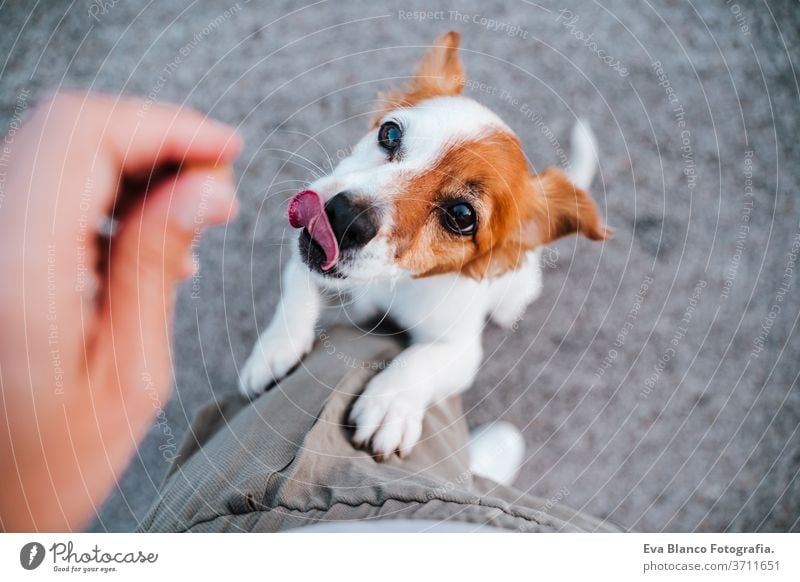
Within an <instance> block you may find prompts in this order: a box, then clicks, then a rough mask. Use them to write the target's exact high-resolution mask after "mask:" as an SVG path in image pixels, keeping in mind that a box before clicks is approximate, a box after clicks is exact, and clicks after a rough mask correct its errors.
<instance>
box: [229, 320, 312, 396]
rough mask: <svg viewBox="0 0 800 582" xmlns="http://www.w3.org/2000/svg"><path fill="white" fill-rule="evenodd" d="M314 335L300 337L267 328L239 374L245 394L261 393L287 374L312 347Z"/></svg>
mask: <svg viewBox="0 0 800 582" xmlns="http://www.w3.org/2000/svg"><path fill="white" fill-rule="evenodd" d="M313 343H314V336H313V334H311V335H310V336H309V337H307V338H303V339H302V340H298V339H297V338H293V339H290V338H287V337H285V336H282V335H277V334H271V333H270V332H265V333H264V334H263V335H262V336H261V337H260V338H258V341H257V342H256V345H255V346H253V351H252V353H251V354H250V357H249V358H247V362H245V364H244V366H243V367H242V369H241V372H240V374H239V391H240V392H241V393H242V394H244V395H245V396H252V395H254V394H260V393H261V392H263V391H264V390H265V389H266V388H267V386H269V385H270V384H271V383H272V382H277V381H278V380H280V379H282V378H283V377H285V376H286V374H287V373H288V372H289V370H291V369H292V368H294V366H295V365H296V364H297V363H298V362H299V361H300V360H301V359H302V357H303V356H304V355H305V354H307V353H308V352H309V351H311V346H312V345H313Z"/></svg>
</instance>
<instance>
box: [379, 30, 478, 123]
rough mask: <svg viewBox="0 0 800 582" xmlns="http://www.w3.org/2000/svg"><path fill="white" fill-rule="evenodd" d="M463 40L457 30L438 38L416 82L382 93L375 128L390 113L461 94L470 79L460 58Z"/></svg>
mask: <svg viewBox="0 0 800 582" xmlns="http://www.w3.org/2000/svg"><path fill="white" fill-rule="evenodd" d="M460 38H461V37H460V35H459V34H458V33H457V32H455V31H450V32H448V33H447V34H444V35H442V36H440V37H439V38H437V39H436V40H435V41H434V42H433V45H432V46H431V48H430V49H428V52H427V53H425V56H423V57H422V61H421V62H420V64H419V66H418V67H417V71H416V74H415V76H414V79H412V81H411V82H410V83H408V84H406V85H405V86H403V87H398V88H397V89H392V90H390V91H388V92H385V93H381V94H380V96H379V98H380V101H381V103H380V105H379V107H378V109H379V113H378V115H377V116H376V118H375V119H373V122H372V125H373V127H374V126H375V125H377V124H378V121H379V120H380V117H382V116H383V114H384V113H385V112H386V111H388V110H391V109H396V108H398V107H411V106H414V105H416V104H417V103H419V102H420V101H423V100H425V99H430V98H432V97H447V96H452V95H459V94H461V92H462V91H463V90H464V84H465V83H466V78H465V77H464V66H463V65H462V64H461V57H459V56H458V44H459V41H460Z"/></svg>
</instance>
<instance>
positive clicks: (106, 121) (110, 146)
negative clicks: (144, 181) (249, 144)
mask: <svg viewBox="0 0 800 582" xmlns="http://www.w3.org/2000/svg"><path fill="white" fill-rule="evenodd" d="M41 109H42V110H43V112H42V113H43V114H44V115H45V116H46V118H48V119H51V120H53V122H54V123H56V124H62V123H65V124H66V125H67V126H71V131H70V135H71V141H74V140H75V139H76V138H81V139H82V138H91V142H96V143H97V145H98V147H97V152H96V154H97V156H98V158H95V160H97V159H102V158H104V157H106V156H109V157H110V161H112V163H113V164H114V165H115V168H114V169H116V170H118V171H120V172H140V171H148V170H150V169H151V168H153V167H154V166H158V165H160V164H163V163H166V162H184V163H186V164H197V163H218V164H219V163H227V162H230V161H232V160H233V159H234V158H235V157H236V156H237V155H238V154H239V152H240V151H241V148H242V140H241V137H240V136H239V135H238V134H237V133H236V130H235V129H233V128H232V127H230V126H228V125H226V124H224V123H221V122H218V121H215V120H213V119H211V118H209V117H208V116H207V115H204V114H202V113H200V112H198V111H196V110H194V109H192V108H191V107H188V106H179V105H173V104H167V103H156V102H152V101H148V100H142V99H133V98H122V97H114V96H111V95H103V94H97V93H84V94H81V93H65V94H59V95H58V96H56V97H54V98H53V100H52V101H51V102H50V104H49V105H45V106H43V107H42V108H41ZM87 143H88V140H87ZM85 149H89V150H90V151H92V150H91V148H85Z"/></svg>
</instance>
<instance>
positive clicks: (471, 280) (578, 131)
mask: <svg viewBox="0 0 800 582" xmlns="http://www.w3.org/2000/svg"><path fill="white" fill-rule="evenodd" d="M458 46H459V35H458V33H456V32H449V33H447V34H445V35H444V36H442V37H441V38H439V39H437V40H436V41H435V43H434V45H433V46H432V47H431V48H430V49H429V50H428V51H427V52H426V54H425V55H424V57H423V59H422V61H421V63H420V64H419V66H418V69H417V71H416V75H415V76H414V77H413V78H412V80H411V81H410V82H409V83H408V84H406V85H405V86H403V87H400V88H397V89H394V90H392V91H389V92H388V93H385V94H382V95H380V102H379V107H378V111H377V115H376V116H375V117H374V119H373V122H372V126H371V128H370V130H369V132H368V133H367V134H366V136H365V137H364V138H363V139H361V141H359V142H358V144H357V145H356V146H355V148H354V149H353V151H352V154H351V155H350V156H348V157H347V158H345V159H343V160H342V161H341V162H340V163H339V164H338V165H337V166H336V168H335V169H334V170H333V171H332V173H331V174H330V175H328V176H325V177H322V178H319V179H318V180H316V181H314V182H313V183H311V184H310V185H309V187H308V188H307V189H306V190H304V191H302V192H300V193H299V194H297V195H296V196H294V198H292V200H291V201H290V203H289V208H288V217H289V223H290V224H291V226H292V227H294V228H297V229H299V230H300V232H299V236H298V243H297V246H296V249H295V252H294V253H293V255H292V257H291V258H290V260H289V261H288V263H287V265H286V267H285V270H284V276H283V280H282V285H283V292H282V297H281V299H280V302H279V305H278V307H277V310H276V312H275V315H274V317H273V319H272V322H271V323H270V324H269V326H268V327H267V329H266V330H265V331H264V332H263V333H262V334H261V336H260V337H259V338H258V341H257V343H256V345H255V347H254V348H253V351H252V354H251V355H250V357H249V358H248V360H247V361H246V363H245V365H244V367H243V368H242V371H241V374H240V390H241V391H242V392H243V393H244V394H245V395H248V396H252V395H254V394H257V393H259V392H262V391H263V390H264V389H265V388H266V387H267V386H268V385H269V384H270V383H272V382H273V381H277V380H279V379H281V378H282V377H284V376H285V375H286V374H287V373H288V372H289V371H290V370H291V369H292V368H293V367H294V366H296V365H297V364H298V362H300V360H301V358H302V357H303V356H304V355H305V354H306V353H307V352H308V351H310V350H311V347H312V345H313V344H314V341H315V338H316V326H317V323H318V319H319V317H320V314H321V310H322V308H323V303H324V301H323V297H324V296H325V295H326V294H327V295H329V294H330V291H334V292H336V293H342V292H348V293H350V294H351V297H350V299H349V305H348V309H349V310H350V313H349V314H348V317H353V318H355V319H366V318H369V317H375V316H381V315H388V316H390V317H391V319H392V320H393V321H394V322H395V323H397V324H398V325H399V326H400V327H401V328H402V329H403V330H405V331H407V333H408V335H409V338H410V344H409V346H408V347H407V348H406V349H405V350H404V351H403V352H401V353H400V355H399V356H398V357H397V358H396V359H395V360H394V361H393V362H392V364H391V366H388V367H386V368H385V369H384V370H382V371H380V372H379V373H378V374H376V375H375V376H374V377H373V378H372V379H371V381H370V382H369V383H368V385H367V387H366V389H365V390H364V392H363V393H362V394H361V395H360V396H359V397H358V398H357V400H356V401H355V403H354V405H353V407H352V409H351V411H350V415H349V420H350V423H351V424H352V426H353V427H354V435H353V442H354V444H355V445H356V446H361V447H365V448H367V449H369V450H370V451H371V453H372V454H373V455H374V456H375V457H376V458H377V459H379V460H380V459H386V458H388V457H390V456H392V455H394V454H395V453H397V454H398V455H399V456H400V457H401V458H402V457H405V456H407V455H408V454H409V453H410V452H411V450H412V449H413V447H414V445H415V444H416V443H417V441H418V440H419V438H420V435H421V433H422V423H423V417H424V415H425V410H426V409H427V408H428V407H429V406H430V405H431V404H433V403H435V402H437V401H439V400H441V399H444V398H446V397H448V396H451V395H453V394H457V393H460V392H462V391H464V390H466V389H467V388H468V387H469V386H470V385H471V384H472V382H473V380H474V378H475V375H476V373H477V371H478V368H479V366H480V364H481V361H482V357H483V351H482V346H481V334H482V329H483V326H484V325H485V323H486V321H487V320H488V319H491V320H492V321H493V322H495V323H497V324H499V325H501V326H503V327H506V328H510V327H511V326H513V325H514V324H515V323H516V322H517V320H518V319H519V318H520V317H521V316H522V314H523V312H524V310H525V308H526V307H527V306H528V304H529V303H530V302H531V301H533V300H535V299H536V298H537V297H538V296H539V293H540V291H541V288H542V284H541V277H542V275H541V269H540V265H539V253H540V250H541V247H542V246H544V245H547V244H548V243H550V242H552V241H554V240H556V239H558V238H561V237H564V236H567V235H572V234H579V235H582V236H585V237H587V238H589V239H591V240H595V241H600V240H604V239H606V238H608V237H609V236H610V230H609V229H608V228H607V227H606V226H605V224H604V222H603V220H602V219H601V217H600V214H599V211H598V209H597V207H596V205H595V203H594V202H593V201H592V199H591V197H590V196H589V195H588V194H587V193H586V191H585V190H586V189H587V188H588V187H589V185H590V183H591V181H592V178H593V176H594V173H595V170H596V167H597V154H596V141H595V139H594V137H593V135H592V134H591V131H590V130H589V128H588V126H586V125H585V124H583V123H581V122H579V123H578V124H577V125H576V126H575V128H574V129H573V132H572V148H573V160H572V162H571V164H570V168H569V170H568V174H566V173H564V172H563V171H561V170H560V169H557V168H550V169H546V170H544V171H543V172H541V173H539V174H537V175H532V174H531V172H530V170H529V169H528V164H527V160H526V157H525V155H524V154H523V151H522V148H521V146H520V142H519V139H518V138H517V137H516V135H515V134H514V133H513V132H512V130H511V129H510V128H509V127H508V126H507V125H506V124H505V123H504V122H503V121H502V120H501V119H500V118H499V117H498V116H497V115H495V114H494V113H493V112H492V111H490V110H489V109H487V108H486V107H484V106H483V105H480V104H479V103H477V102H476V101H474V100H472V99H470V98H468V97H465V96H464V95H463V89H464V87H465V84H466V78H465V76H464V70H463V66H462V63H461V60H460V57H459V54H458Z"/></svg>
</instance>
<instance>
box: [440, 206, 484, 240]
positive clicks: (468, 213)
mask: <svg viewBox="0 0 800 582" xmlns="http://www.w3.org/2000/svg"><path fill="white" fill-rule="evenodd" d="M476 223H477V216H476V214H475V209H474V208H472V206H470V205H469V204H467V203H466V202H457V203H456V204H453V205H452V206H448V207H447V208H445V209H444V211H443V212H442V224H443V225H444V227H445V228H446V229H448V230H450V231H452V232H454V233H456V234H460V235H463V236H468V235H471V234H472V233H473V232H475V224H476Z"/></svg>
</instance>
